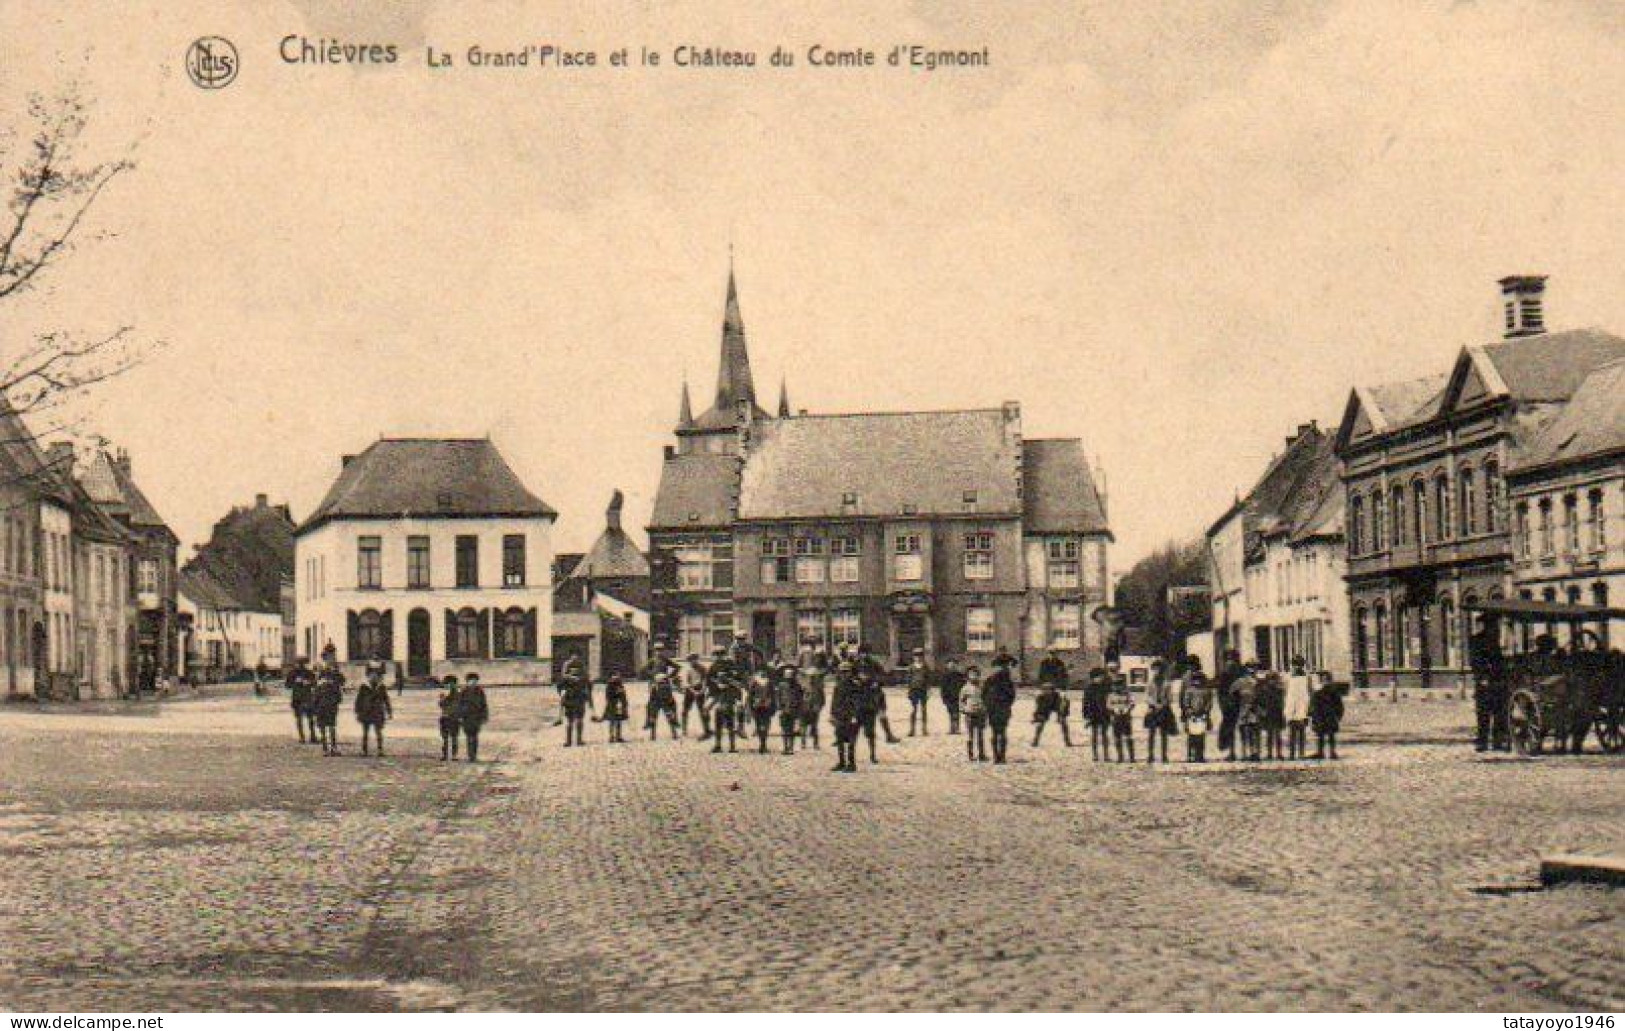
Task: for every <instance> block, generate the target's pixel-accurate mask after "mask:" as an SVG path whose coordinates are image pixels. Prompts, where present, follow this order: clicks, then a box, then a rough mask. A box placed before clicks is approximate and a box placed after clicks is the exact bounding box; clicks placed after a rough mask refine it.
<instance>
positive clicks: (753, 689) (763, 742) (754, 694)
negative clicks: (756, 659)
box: [749, 669, 775, 755]
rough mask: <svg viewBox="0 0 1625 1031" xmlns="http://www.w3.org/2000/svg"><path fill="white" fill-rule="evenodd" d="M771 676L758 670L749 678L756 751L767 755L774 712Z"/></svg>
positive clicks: (764, 670)
mask: <svg viewBox="0 0 1625 1031" xmlns="http://www.w3.org/2000/svg"><path fill="white" fill-rule="evenodd" d="M774 693H775V692H774V687H773V676H772V674H771V673H770V672H769V671H768V670H767V669H761V670H758V671H757V672H755V673H752V674H751V677H750V699H749V701H750V718H751V723H752V725H753V726H754V727H755V729H756V750H757V751H758V752H759V753H761V754H762V755H766V754H767V739H768V736H769V735H771V734H772V733H773V712H774V701H775V699H774Z"/></svg>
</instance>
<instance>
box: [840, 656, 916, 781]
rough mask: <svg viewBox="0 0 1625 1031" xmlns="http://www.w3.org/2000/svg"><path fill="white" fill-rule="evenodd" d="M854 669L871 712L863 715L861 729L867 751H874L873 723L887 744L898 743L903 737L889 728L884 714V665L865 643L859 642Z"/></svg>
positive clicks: (900, 742)
mask: <svg viewBox="0 0 1625 1031" xmlns="http://www.w3.org/2000/svg"><path fill="white" fill-rule="evenodd" d="M852 665H853V668H854V671H855V672H856V673H857V675H858V682H859V683H861V684H863V685H864V689H865V695H866V697H867V699H868V703H867V704H868V705H869V706H870V707H871V709H872V711H871V713H870V714H869V715H868V716H866V717H865V719H864V723H863V731H864V733H865V734H867V735H868V736H869V752H870V755H871V757H872V756H873V753H874V743H875V724H876V723H878V724H879V725H880V730H881V732H882V733H884V734H885V735H886V743H887V744H888V745H900V744H902V743H903V739H902V738H900V737H898V736H897V735H896V734H895V733H893V732H892V729H891V719H890V717H888V716H887V715H886V667H885V666H882V665H881V664H880V660H879V659H877V658H875V655H874V652H873V651H871V650H870V648H869V646H868V645H867V644H859V645H858V647H857V651H856V652H855V653H854V658H853V660H852Z"/></svg>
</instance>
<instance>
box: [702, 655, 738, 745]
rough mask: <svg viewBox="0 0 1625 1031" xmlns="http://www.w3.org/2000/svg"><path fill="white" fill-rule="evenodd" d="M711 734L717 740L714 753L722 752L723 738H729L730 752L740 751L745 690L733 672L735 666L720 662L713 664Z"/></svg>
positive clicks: (711, 679)
mask: <svg viewBox="0 0 1625 1031" xmlns="http://www.w3.org/2000/svg"><path fill="white" fill-rule="evenodd" d="M710 681H711V733H712V734H714V735H716V740H715V742H714V743H713V744H712V746H711V751H712V752H720V751H722V741H723V738H727V741H728V751H730V752H737V751H739V719H740V715H741V713H740V709H741V708H743V706H744V690H743V689H742V688H741V687H740V686H739V679H738V677H737V676H736V675H735V673H734V670H733V664H732V663H729V662H724V661H722V660H718V661H717V662H713V663H712V664H711V673H710Z"/></svg>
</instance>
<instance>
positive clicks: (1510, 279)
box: [1500, 276, 1546, 340]
mask: <svg viewBox="0 0 1625 1031" xmlns="http://www.w3.org/2000/svg"><path fill="white" fill-rule="evenodd" d="M1500 286H1501V314H1502V331H1503V335H1504V336H1505V338H1506V339H1507V340H1512V339H1515V338H1517V337H1527V336H1534V335H1535V334H1537V333H1544V332H1546V312H1545V305H1544V299H1545V294H1546V277H1545V276H1507V277H1505V278H1504V279H1502V280H1501V281H1500Z"/></svg>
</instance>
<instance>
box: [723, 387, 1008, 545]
mask: <svg viewBox="0 0 1625 1031" xmlns="http://www.w3.org/2000/svg"><path fill="white" fill-rule="evenodd" d="M757 433H758V437H757V441H758V442H757V443H756V444H755V445H754V446H753V447H752V449H751V452H750V457H749V460H748V461H746V463H745V466H744V472H743V476H742V477H741V481H740V488H739V516H740V518H741V519H801V518H840V517H843V516H844V517H851V516H893V517H895V516H897V515H899V514H900V513H901V512H902V511H903V508H904V506H905V505H910V506H913V507H914V510H915V512H916V513H917V514H919V515H921V516H930V515H941V514H958V513H962V512H965V511H966V508H965V505H964V502H963V494H964V492H965V491H966V490H975V491H976V494H977V498H976V507H975V511H977V512H980V513H984V514H995V515H997V514H1007V515H1012V516H1016V515H1020V514H1021V511H1022V504H1021V499H1020V498H1019V497H1018V496H1017V491H1016V472H1017V468H1018V464H1019V462H1020V460H1021V454H1020V446H1019V438H1018V437H1017V436H1016V435H1014V434H1011V433H1009V432H1007V426H1006V420H1005V415H1004V412H1003V411H1002V410H1000V409H998V408H991V409H969V410H963V411H946V412H898V413H875V414H863V415H809V416H798V417H796V418H793V419H781V420H775V421H770V422H766V423H763V424H762V425H761V427H760V428H759V429H758V431H757ZM848 493H852V494H856V495H857V503H856V504H855V505H851V506H846V505H843V504H842V497H843V495H845V494H848Z"/></svg>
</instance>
